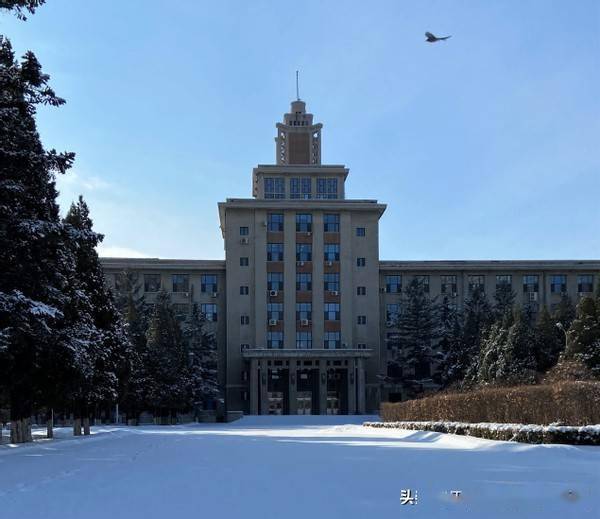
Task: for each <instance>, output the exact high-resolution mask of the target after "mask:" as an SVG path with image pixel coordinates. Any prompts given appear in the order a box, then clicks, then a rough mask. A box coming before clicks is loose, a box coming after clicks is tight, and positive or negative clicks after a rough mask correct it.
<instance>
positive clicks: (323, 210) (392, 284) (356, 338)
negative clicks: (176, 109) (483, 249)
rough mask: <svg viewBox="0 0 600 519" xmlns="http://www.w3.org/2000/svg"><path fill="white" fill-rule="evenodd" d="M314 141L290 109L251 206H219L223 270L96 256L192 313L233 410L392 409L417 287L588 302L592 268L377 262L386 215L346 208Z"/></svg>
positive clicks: (597, 274) (339, 180) (341, 175)
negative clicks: (404, 319)
mask: <svg viewBox="0 0 600 519" xmlns="http://www.w3.org/2000/svg"><path fill="white" fill-rule="evenodd" d="M321 129H322V125H321V124H314V123H313V115H312V114H310V113H307V112H306V107H305V103H304V102H303V101H301V100H299V99H298V100H296V101H293V102H292V104H291V110H290V112H289V113H287V114H285V116H284V120H283V122H282V123H278V124H277V137H276V138H275V141H276V164H274V165H258V166H257V167H256V168H254V170H253V173H252V179H253V184H252V185H253V193H252V195H253V197H252V198H244V199H227V200H226V201H225V202H222V203H219V216H220V222H221V223H220V226H221V232H222V235H223V239H224V241H225V260H224V261H202V260H198V261H195V260H159V259H123V258H102V263H103V266H104V269H105V273H106V276H107V279H108V281H109V283H110V284H112V285H113V286H115V289H117V290H118V289H119V286H118V285H119V280H120V279H121V278H122V276H124V273H126V272H130V273H134V274H135V275H136V276H137V277H138V279H139V283H138V287H139V288H138V289H139V290H140V291H143V292H144V295H145V300H146V301H147V302H148V303H152V299H153V297H155V294H156V293H157V291H158V290H159V289H164V290H167V291H169V292H171V293H172V302H173V304H174V308H175V311H176V312H177V313H180V314H181V315H185V314H186V313H188V312H189V310H190V308H191V305H192V304H198V305H199V308H200V311H201V312H203V313H204V315H205V316H206V317H207V320H208V321H209V323H210V324H209V325H210V326H212V327H213V330H214V332H215V334H216V337H217V344H218V347H219V362H220V369H219V373H220V381H221V384H222V387H223V389H224V396H225V402H226V407H227V409H228V410H229V411H243V412H245V413H247V414H248V413H249V414H355V413H361V414H362V413H365V412H372V411H375V410H376V409H377V408H378V405H379V402H380V401H381V400H382V399H387V398H390V397H391V398H393V399H397V398H400V397H401V394H400V393H399V391H400V390H399V388H397V387H395V386H393V385H392V384H389V383H386V382H385V381H386V375H387V373H388V371H387V370H388V363H389V360H390V359H389V358H388V356H389V351H388V348H387V345H388V344H389V343H390V342H391V341H393V338H394V334H397V330H395V329H394V323H395V315H397V314H398V313H399V312H400V311H401V294H402V286H403V285H404V286H406V285H407V284H408V283H410V281H411V280H412V279H413V278H414V277H418V278H419V279H420V280H421V281H422V283H423V286H424V287H425V290H426V291H428V292H429V294H430V295H431V297H436V298H447V299H448V301H449V302H451V303H452V304H456V306H457V307H461V306H462V304H463V303H464V300H465V297H468V294H469V292H470V291H472V290H473V289H474V288H475V287H479V288H481V289H483V290H484V291H485V293H486V294H487V295H488V296H489V297H493V295H494V292H495V290H496V289H497V287H499V286H500V285H503V284H510V285H511V287H512V288H513V290H514V291H515V292H516V293H517V302H520V303H522V304H526V305H528V306H530V307H531V308H532V309H533V310H534V311H535V310H536V309H537V308H539V306H540V305H547V306H548V307H549V308H550V309H552V308H553V305H555V304H557V303H558V301H559V300H560V297H561V295H562V294H564V293H566V294H569V295H570V296H571V297H572V298H573V300H574V301H576V300H577V298H578V297H580V296H582V295H587V294H589V293H591V292H593V291H594V289H595V286H596V284H597V283H598V282H599V278H600V261H380V260H379V219H380V218H381V216H382V215H383V213H384V211H385V208H386V206H385V205H384V204H381V203H378V202H377V201H376V200H362V199H361V200H354V199H347V198H346V197H345V182H346V179H347V177H348V173H349V171H348V169H347V168H346V167H344V166H343V165H323V164H321Z"/></svg>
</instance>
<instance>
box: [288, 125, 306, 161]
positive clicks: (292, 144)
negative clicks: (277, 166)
mask: <svg viewBox="0 0 600 519" xmlns="http://www.w3.org/2000/svg"><path fill="white" fill-rule="evenodd" d="M287 140H288V158H289V160H288V162H289V163H290V164H310V134H309V133H306V132H289V133H288V138H287Z"/></svg>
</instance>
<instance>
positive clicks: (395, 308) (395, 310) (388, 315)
mask: <svg viewBox="0 0 600 519" xmlns="http://www.w3.org/2000/svg"><path fill="white" fill-rule="evenodd" d="M398 317H400V305H399V304H398V303H389V304H387V305H385V320H386V321H387V322H388V323H396V321H398Z"/></svg>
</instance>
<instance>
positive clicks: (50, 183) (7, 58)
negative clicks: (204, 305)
mask: <svg viewBox="0 0 600 519" xmlns="http://www.w3.org/2000/svg"><path fill="white" fill-rule="evenodd" d="M0 7H6V6H0ZM48 81H49V77H48V76H47V75H46V74H44V73H43V72H42V69H41V66H40V64H39V62H38V61H37V59H36V57H35V55H34V54H33V53H31V52H27V53H26V54H25V55H24V56H23V58H22V60H21V61H20V62H17V61H16V60H15V57H14V53H13V51H12V47H11V45H10V42H9V41H8V40H6V39H5V38H4V37H0V92H2V98H1V100H0V118H1V121H2V124H1V125H0V163H1V164H2V177H1V178H0V366H1V367H0V369H1V370H2V373H0V380H2V383H3V384H4V385H5V389H4V391H5V392H6V393H7V394H8V395H9V400H10V406H11V421H12V423H13V427H14V428H13V441H28V440H30V439H31V434H30V428H29V425H28V419H29V416H31V413H32V411H33V409H34V406H35V405H36V404H37V403H38V402H39V398H40V395H42V394H43V393H44V389H45V387H43V386H42V385H41V382H40V381H41V380H42V379H44V378H46V379H52V381H53V383H60V382H61V381H63V380H65V377H64V376H63V374H62V373H58V372H57V373H55V374H54V376H53V377H54V378H53V377H48V375H49V373H48V371H47V368H48V367H49V366H63V365H67V366H68V365H69V364H70V362H71V361H72V360H74V359H75V358H76V357H77V355H78V353H79V352H80V349H81V348H80V345H81V341H85V340H86V337H87V336H91V335H93V334H92V330H90V329H88V328H87V315H86V309H85V308H84V307H85V301H84V299H85V297H83V296H82V295H81V293H80V292H79V291H78V287H77V286H76V280H74V279H72V272H73V265H74V258H73V257H72V255H71V254H70V248H69V246H68V235H67V233H66V232H65V228H64V226H63V225H62V223H61V221H60V218H59V211H58V205H57V202H56V197H57V192H56V188H55V174H56V173H59V174H62V173H65V172H66V170H67V169H68V168H69V167H70V166H71V164H72V162H73V159H74V155H73V154H72V153H57V152H56V151H54V150H51V151H46V150H44V148H43V146H42V143H41V141H40V138H39V135H38V133H37V130H36V123H35V114H36V105H38V104H45V105H50V106H60V105H61V104H63V103H64V100H62V99H61V98H59V97H58V96H56V94H55V93H54V91H53V90H52V89H51V88H50V87H49V85H48ZM79 312H81V313H79Z"/></svg>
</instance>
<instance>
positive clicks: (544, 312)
mask: <svg viewBox="0 0 600 519" xmlns="http://www.w3.org/2000/svg"><path fill="white" fill-rule="evenodd" d="M558 323H559V321H557V320H556V319H554V318H553V317H552V316H551V315H550V312H549V311H548V309H547V308H546V306H545V305H544V306H542V309H541V310H540V315H539V317H538V320H537V323H536V325H535V357H536V363H537V367H538V370H539V371H541V372H545V371H547V370H549V369H550V368H551V367H553V366H554V365H556V363H557V362H558V358H559V356H560V354H561V352H562V351H563V350H564V348H565V337H564V333H563V332H562V331H561V329H560V328H559V327H558V326H557V324H558Z"/></svg>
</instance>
